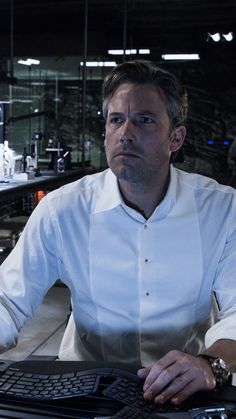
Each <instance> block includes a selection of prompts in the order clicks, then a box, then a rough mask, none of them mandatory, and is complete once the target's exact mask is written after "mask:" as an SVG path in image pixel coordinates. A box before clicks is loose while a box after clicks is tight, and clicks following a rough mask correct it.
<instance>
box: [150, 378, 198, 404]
mask: <svg viewBox="0 0 236 419" xmlns="http://www.w3.org/2000/svg"><path fill="white" fill-rule="evenodd" d="M192 380H193V378H192V375H191V373H190V372H189V371H187V372H185V373H183V374H181V375H179V376H178V377H176V378H175V379H174V380H173V381H172V382H171V383H170V384H169V385H168V386H167V387H166V388H165V389H164V390H163V391H162V392H161V393H160V394H158V395H157V396H156V397H155V399H154V401H155V403H159V404H162V403H165V402H166V401H167V400H170V399H171V401H172V400H174V397H175V398H176V400H175V401H173V403H175V404H178V403H180V402H181V401H182V400H180V399H181V394H182V397H185V395H184V394H185V393H184V389H185V388H186V389H187V388H188V386H189V385H190V383H191V382H192ZM181 392H183V393H181Z"/></svg>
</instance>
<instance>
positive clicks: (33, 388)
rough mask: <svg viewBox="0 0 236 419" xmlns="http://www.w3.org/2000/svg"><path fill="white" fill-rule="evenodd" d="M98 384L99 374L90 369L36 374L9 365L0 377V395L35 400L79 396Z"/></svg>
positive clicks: (84, 394) (89, 391)
mask: <svg viewBox="0 0 236 419" xmlns="http://www.w3.org/2000/svg"><path fill="white" fill-rule="evenodd" d="M98 384H99V375H98V374H96V373H92V372H91V371H89V372H86V371H75V372H68V373H62V374H37V373H28V372H22V371H21V370H20V369H19V368H16V367H12V368H11V367H10V368H8V369H7V370H6V371H5V372H4V373H3V374H2V376H1V377H0V395H1V394H4V395H5V396H14V397H23V398H30V399H37V400H38V399H40V400H49V399H61V398H67V397H79V396H86V395H89V394H92V393H95V392H96V391H97V388H98Z"/></svg>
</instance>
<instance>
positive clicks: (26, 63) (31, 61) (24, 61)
mask: <svg viewBox="0 0 236 419" xmlns="http://www.w3.org/2000/svg"><path fill="white" fill-rule="evenodd" d="M17 62H18V64H23V65H32V64H33V65H39V64H40V61H39V60H35V59H34V58H27V60H22V59H20V60H18V61H17Z"/></svg>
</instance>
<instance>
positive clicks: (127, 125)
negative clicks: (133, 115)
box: [120, 119, 135, 142]
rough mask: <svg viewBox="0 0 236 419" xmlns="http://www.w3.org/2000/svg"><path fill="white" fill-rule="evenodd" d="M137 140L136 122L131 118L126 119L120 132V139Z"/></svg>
mask: <svg viewBox="0 0 236 419" xmlns="http://www.w3.org/2000/svg"><path fill="white" fill-rule="evenodd" d="M133 140H135V130H134V124H133V123H132V121H131V120H130V119H126V120H125V122H124V123H123V124H122V127H121V133H120V141H121V142H125V141H128V142H130V141H133Z"/></svg>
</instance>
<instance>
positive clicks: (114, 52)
mask: <svg viewBox="0 0 236 419" xmlns="http://www.w3.org/2000/svg"><path fill="white" fill-rule="evenodd" d="M108 54H110V55H124V54H125V55H132V54H137V50H136V49H126V50H123V49H109V50H108Z"/></svg>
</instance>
